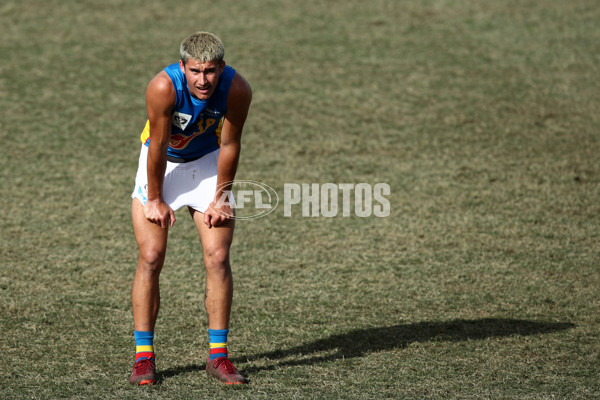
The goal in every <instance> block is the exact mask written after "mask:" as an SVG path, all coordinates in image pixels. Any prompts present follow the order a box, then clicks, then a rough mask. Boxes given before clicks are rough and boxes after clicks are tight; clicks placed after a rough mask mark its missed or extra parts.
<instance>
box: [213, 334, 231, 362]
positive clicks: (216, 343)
mask: <svg viewBox="0 0 600 400" xmlns="http://www.w3.org/2000/svg"><path fill="white" fill-rule="evenodd" d="M227 334H229V329H209V330H208V341H209V346H210V356H209V357H208V359H209V360H214V359H215V358H219V357H227Z"/></svg>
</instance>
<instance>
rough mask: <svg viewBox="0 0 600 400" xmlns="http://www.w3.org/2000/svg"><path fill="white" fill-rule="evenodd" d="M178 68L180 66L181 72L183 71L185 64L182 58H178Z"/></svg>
mask: <svg viewBox="0 0 600 400" xmlns="http://www.w3.org/2000/svg"><path fill="white" fill-rule="evenodd" d="M179 68H181V72H185V64H184V63H183V60H179Z"/></svg>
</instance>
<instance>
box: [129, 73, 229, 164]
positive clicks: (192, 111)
mask: <svg viewBox="0 0 600 400" xmlns="http://www.w3.org/2000/svg"><path fill="white" fill-rule="evenodd" d="M165 72H166V73H167V74H168V75H169V77H170V78H171V82H172V83H173V87H174V88H175V106H174V107H173V116H172V119H171V140H170V142H169V148H168V150H167V155H169V156H172V157H177V158H192V159H193V158H199V157H202V156H203V155H205V154H208V153H210V152H212V151H214V150H216V149H218V148H219V146H220V145H221V128H222V127H223V118H224V116H225V111H227V95H228V94H229V88H230V87H231V81H232V80H233V76H234V75H235V69H233V68H231V67H230V66H228V65H226V66H225V69H224V70H223V73H221V76H220V77H219V83H218V84H217V87H216V89H215V91H214V92H213V94H212V95H211V96H210V98H209V99H208V100H199V99H197V98H195V97H194V96H192V95H191V93H190V91H189V89H188V84H187V80H186V79H185V75H184V74H183V72H182V71H181V68H180V67H179V63H174V64H171V65H169V66H168V67H167V68H165ZM140 139H141V141H142V143H144V144H145V145H146V146H148V144H149V143H150V121H146V127H145V128H144V130H143V131H142V135H141V136H140Z"/></svg>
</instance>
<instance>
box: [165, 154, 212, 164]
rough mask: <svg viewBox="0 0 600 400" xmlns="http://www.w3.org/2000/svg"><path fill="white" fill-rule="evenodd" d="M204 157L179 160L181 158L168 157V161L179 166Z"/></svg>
mask: <svg viewBox="0 0 600 400" xmlns="http://www.w3.org/2000/svg"><path fill="white" fill-rule="evenodd" d="M202 157H204V156H199V157H192V158H179V157H173V156H170V155H167V161H169V162H172V163H177V164H183V163H189V162H192V161H196V160H199V159H200V158H202Z"/></svg>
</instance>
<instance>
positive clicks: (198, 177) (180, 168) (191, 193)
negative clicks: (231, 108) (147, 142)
mask: <svg viewBox="0 0 600 400" xmlns="http://www.w3.org/2000/svg"><path fill="white" fill-rule="evenodd" d="M219 150H220V149H217V150H215V151H213V152H212V153H208V154H206V155H205V156H203V157H201V158H199V159H197V160H194V161H190V162H187V163H173V162H169V161H167V168H166V170H165V179H164V181H163V193H162V195H163V200H164V202H165V203H167V204H168V205H169V206H170V207H171V208H172V209H173V211H176V210H178V209H180V208H181V207H183V206H189V207H192V208H193V209H194V210H196V211H200V212H205V211H206V209H207V208H208V206H209V205H210V203H211V202H212V201H213V200H214V197H215V193H216V189H217V160H218V158H219ZM147 159H148V147H146V146H144V145H142V150H141V151H140V161H139V164H138V171H137V175H136V177H135V188H134V190H133V193H132V194H131V198H133V199H138V200H139V201H141V202H142V204H146V201H147V200H148V173H147V169H146V164H147Z"/></svg>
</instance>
